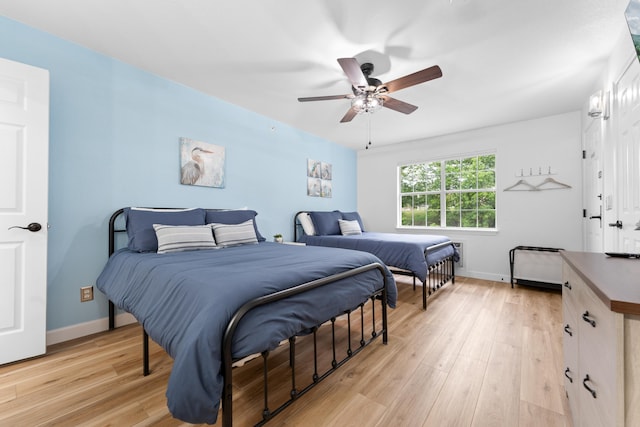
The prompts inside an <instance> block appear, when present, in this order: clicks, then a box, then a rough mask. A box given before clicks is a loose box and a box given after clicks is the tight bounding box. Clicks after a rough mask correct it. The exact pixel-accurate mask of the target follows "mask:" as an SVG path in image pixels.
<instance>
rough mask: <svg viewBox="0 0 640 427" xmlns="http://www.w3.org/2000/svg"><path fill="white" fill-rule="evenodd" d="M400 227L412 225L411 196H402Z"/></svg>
mask: <svg viewBox="0 0 640 427" xmlns="http://www.w3.org/2000/svg"><path fill="white" fill-rule="evenodd" d="M402 225H409V226H411V225H413V196H402Z"/></svg>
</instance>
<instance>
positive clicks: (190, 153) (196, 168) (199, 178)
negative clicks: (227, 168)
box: [180, 138, 225, 188]
mask: <svg viewBox="0 0 640 427" xmlns="http://www.w3.org/2000/svg"><path fill="white" fill-rule="evenodd" d="M224 162H225V150H224V147H222V146H219V145H214V144H209V143H206V142H202V141H195V140H193V139H190V138H180V184H184V185H198V186H203V187H216V188H224Z"/></svg>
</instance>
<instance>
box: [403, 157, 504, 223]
mask: <svg viewBox="0 0 640 427" xmlns="http://www.w3.org/2000/svg"><path fill="white" fill-rule="evenodd" d="M483 156H493V157H494V159H493V162H494V164H493V175H494V180H493V184H494V186H493V188H477V186H476V188H471V189H468V188H467V189H464V188H457V189H447V180H446V178H447V170H446V167H445V165H446V162H448V161H459V162H460V164H462V163H463V161H464V160H468V159H472V158H478V157H483ZM497 159H498V156H497V153H496V151H495V150H491V151H482V152H474V153H464V154H457V155H452V156H443V157H438V158H433V159H429V160H423V161H419V162H410V163H401V164H398V166H397V169H396V171H397V180H396V191H397V204H396V209H397V211H396V212H397V219H396V228H398V229H419V230H424V229H432V230H433V229H438V230H460V231H469V232H486V231H497V230H498V191H497V189H498V183H497V181H498V173H497V162H498V161H497ZM436 162H439V163H440V165H439V168H440V178H439V180H440V184H439V185H440V188H439V190H437V191H436V190H428V189H427V188H426V187H425V189H424V190H421V191H410V192H402V168H403V167H406V166H412V165H429V164H432V163H436ZM476 178H478V170H477V169H476ZM485 192H489V193H493V215H494V224H493V227H478V226H477V221H478V214H479V213H480V212H481V211H482V209H480V208H479V206H478V204H477V203H478V202H477V201H476V207H475V209H474V210H475V212H476V226H475V227H464V226H462V225H461V224H462V214H461V219H460V221H459V222H458V225H456V226H447V225H446V221H447V204H446V201H447V195H449V194H456V193H458V194H463V193H476V194H478V193H485ZM433 195H439V209H438V210H439V211H440V221H439V225H437V226H435V225H428V224H429V221H428V215H429V211H428V210H427V212H426V213H425V225H415V223H414V224H412V225H403V224H402V218H403V216H402V214H403V197H405V196H412V197H416V196H424V197H425V201H424V203H425V205H426V206H428V205H427V204H426V198H427V197H428V196H433ZM459 200H461V197H460V198H459ZM412 209H415V204H413V207H412ZM461 210H462V207H460V209H459V211H461ZM412 222H413V221H412Z"/></svg>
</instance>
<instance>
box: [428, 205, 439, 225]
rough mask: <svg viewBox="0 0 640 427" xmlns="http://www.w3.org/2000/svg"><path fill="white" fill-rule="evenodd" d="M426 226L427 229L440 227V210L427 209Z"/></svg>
mask: <svg viewBox="0 0 640 427" xmlns="http://www.w3.org/2000/svg"><path fill="white" fill-rule="evenodd" d="M427 225H428V226H429V227H440V209H437V210H436V209H433V210H432V209H429V210H428V211H427Z"/></svg>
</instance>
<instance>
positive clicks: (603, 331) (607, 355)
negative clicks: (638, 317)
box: [577, 283, 624, 426]
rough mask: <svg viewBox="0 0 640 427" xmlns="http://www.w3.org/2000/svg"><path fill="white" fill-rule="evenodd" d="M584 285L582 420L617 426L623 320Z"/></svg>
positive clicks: (581, 308)
mask: <svg viewBox="0 0 640 427" xmlns="http://www.w3.org/2000/svg"><path fill="white" fill-rule="evenodd" d="M581 285H582V288H581V292H580V299H579V301H578V313H577V315H578V324H579V326H578V335H579V337H580V339H579V344H578V354H579V360H578V364H579V366H580V369H579V379H578V382H579V387H578V388H579V390H580V391H579V393H580V394H581V397H580V399H581V400H580V402H581V405H580V411H581V418H582V420H583V422H584V425H596V426H615V425H616V411H617V403H618V402H619V400H620V398H621V397H622V396H619V395H618V390H619V387H618V382H619V381H621V380H622V378H621V373H622V372H618V370H619V369H620V367H621V366H623V365H624V363H623V362H622V360H618V359H619V358H620V357H621V354H622V352H621V348H619V346H620V345H621V343H622V336H621V335H620V336H619V334H621V332H622V323H621V322H622V318H621V317H620V316H621V315H619V314H618V313H614V312H612V311H610V310H609V309H608V308H607V307H606V306H605V305H604V304H603V303H602V301H601V300H600V299H599V298H598V297H597V296H596V295H595V294H594V293H593V292H592V291H591V289H589V288H587V287H586V284H584V283H581ZM618 321H619V322H620V325H619V327H618V325H617V322H618ZM587 387H588V388H589V389H591V390H592V391H590V390H589V389H587Z"/></svg>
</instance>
